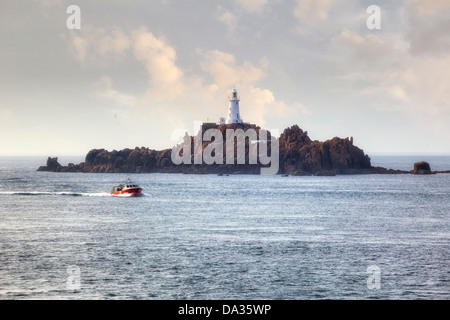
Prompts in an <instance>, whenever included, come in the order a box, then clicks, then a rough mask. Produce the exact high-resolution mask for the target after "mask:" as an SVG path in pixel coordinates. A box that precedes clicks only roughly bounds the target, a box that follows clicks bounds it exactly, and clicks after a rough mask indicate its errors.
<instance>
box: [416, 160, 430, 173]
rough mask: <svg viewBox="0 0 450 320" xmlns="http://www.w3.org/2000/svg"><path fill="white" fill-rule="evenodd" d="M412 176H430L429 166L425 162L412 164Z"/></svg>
mask: <svg viewBox="0 0 450 320" xmlns="http://www.w3.org/2000/svg"><path fill="white" fill-rule="evenodd" d="M413 173H414V174H432V172H431V168H430V164H429V163H428V162H425V161H420V162H416V163H414V170H413Z"/></svg>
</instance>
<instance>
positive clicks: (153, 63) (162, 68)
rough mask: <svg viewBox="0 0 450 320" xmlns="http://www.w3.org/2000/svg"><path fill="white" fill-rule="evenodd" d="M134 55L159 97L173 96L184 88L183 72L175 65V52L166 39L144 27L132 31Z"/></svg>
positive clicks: (180, 92)
mask: <svg viewBox="0 0 450 320" xmlns="http://www.w3.org/2000/svg"><path fill="white" fill-rule="evenodd" d="M133 42H134V55H135V57H136V59H137V60H139V61H141V62H142V63H143V64H144V65H145V68H146V70H147V73H148V75H149V78H150V83H151V86H152V88H151V89H152V90H151V91H152V92H153V93H154V94H155V95H156V96H157V97H158V98H159V99H165V98H175V97H177V96H179V95H180V94H182V92H183V90H184V89H185V85H184V83H183V80H184V73H183V71H182V70H181V69H180V68H179V67H178V66H177V64H176V59H177V53H176V51H175V49H174V48H173V47H172V46H170V45H169V44H167V43H166V42H167V40H165V39H164V38H162V37H160V38H158V37H155V36H154V35H153V33H151V32H149V31H148V30H147V29H146V28H145V27H142V28H140V29H139V30H137V31H134V32H133Z"/></svg>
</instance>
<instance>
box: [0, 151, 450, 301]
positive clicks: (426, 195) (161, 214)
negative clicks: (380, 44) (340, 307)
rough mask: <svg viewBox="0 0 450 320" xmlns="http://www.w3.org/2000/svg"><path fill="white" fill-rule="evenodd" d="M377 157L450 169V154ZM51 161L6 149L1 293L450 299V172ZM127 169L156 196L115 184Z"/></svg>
mask: <svg viewBox="0 0 450 320" xmlns="http://www.w3.org/2000/svg"><path fill="white" fill-rule="evenodd" d="M371 158H372V164H373V165H375V166H383V167H387V168H392V169H402V170H411V169H412V167H413V163H414V162H416V161H420V160H425V161H428V162H429V163H430V164H431V168H432V170H449V169H450V156H381V155H379V156H372V157H371ZM82 160H83V157H78V156H66V157H61V158H60V162H61V163H62V164H67V163H69V162H75V163H78V162H81V161H82ZM45 162H46V157H38V156H34V157H25V156H21V157H17V156H3V157H0V299H3V300H11V299H26V300H31V299H33V300H34V299H37V300H43V299H46V300H47V299H52V300H53V299H56V300H66V299H81V300H84V299H99V300H110V299H120V300H122V299H123V300H131V299H132V300H136V299H139V300H141V299H145V300H184V299H189V300H228V299H235V300H260V299H264V300H316V299H333V300H335V299H336V300H354V299H363V300H366V299H367V300H372V299H373V300H397V299H401V300H417V299H425V300H441V299H444V300H449V299H450V174H434V175H426V176H423V175H410V174H402V175H345V176H336V177H314V176H311V177H308V176H302V177H293V176H289V177H283V176H281V175H275V176H259V175H230V176H226V175H224V176H217V175H184V174H130V175H126V174H85V173H49V172H37V171H36V169H37V168H38V167H39V166H40V165H43V164H45ZM127 178H131V179H132V180H133V181H134V182H135V183H137V184H139V185H140V186H141V187H143V189H144V193H145V195H144V196H142V197H139V198H122V197H112V196H111V195H110V190H111V188H112V186H113V185H116V184H119V183H122V182H124V181H125V179H127Z"/></svg>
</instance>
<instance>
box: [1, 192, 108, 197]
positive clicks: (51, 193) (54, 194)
mask: <svg viewBox="0 0 450 320" xmlns="http://www.w3.org/2000/svg"><path fill="white" fill-rule="evenodd" d="M0 195H10V196H70V197H110V196H111V194H109V193H106V192H101V193H84V192H70V191H62V192H46V191H0Z"/></svg>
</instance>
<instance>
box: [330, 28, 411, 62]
mask: <svg viewBox="0 0 450 320" xmlns="http://www.w3.org/2000/svg"><path fill="white" fill-rule="evenodd" d="M400 40H401V39H398V37H392V36H390V35H387V36H386V35H383V36H380V35H376V34H368V35H365V36H361V35H359V34H357V33H356V32H354V31H350V30H346V29H345V30H343V31H342V32H341V33H340V34H339V35H337V36H335V37H334V38H333V39H332V40H331V42H332V44H333V49H334V50H336V51H337V52H338V53H345V55H344V57H347V59H349V60H350V62H351V63H352V64H354V63H355V62H356V63H358V64H365V65H369V66H371V67H376V68H378V67H379V64H380V63H382V62H388V63H390V62H392V58H393V57H394V53H395V51H396V50H397V49H398V50H401V48H396V46H397V47H398V46H399V41H400ZM400 42H401V41H400ZM401 53H402V54H404V52H401Z"/></svg>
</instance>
